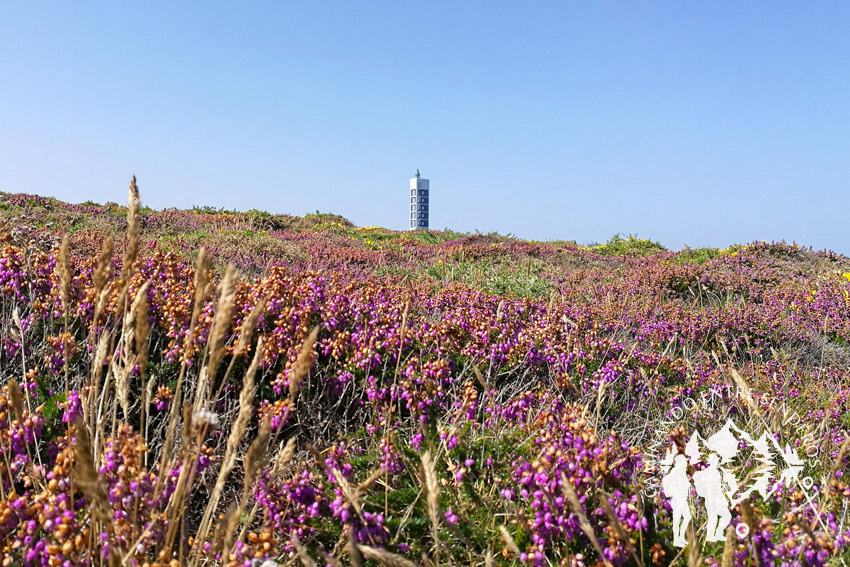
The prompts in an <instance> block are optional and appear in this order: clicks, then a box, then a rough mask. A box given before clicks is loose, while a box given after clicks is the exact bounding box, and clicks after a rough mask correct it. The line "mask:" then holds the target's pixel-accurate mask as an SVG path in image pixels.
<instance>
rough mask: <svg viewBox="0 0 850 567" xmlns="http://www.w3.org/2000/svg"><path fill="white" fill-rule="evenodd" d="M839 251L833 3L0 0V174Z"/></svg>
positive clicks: (24, 184)
mask: <svg viewBox="0 0 850 567" xmlns="http://www.w3.org/2000/svg"><path fill="white" fill-rule="evenodd" d="M417 168H419V169H420V170H421V171H422V174H423V177H427V178H430V179H431V193H432V196H431V225H432V227H433V228H443V227H446V226H448V227H450V228H454V229H457V230H463V231H471V230H475V229H478V230H481V231H483V232H489V231H493V230H496V231H499V232H502V233H507V232H510V233H513V234H515V235H517V236H520V237H525V238H535V239H575V240H578V241H579V242H590V241H604V240H606V239H607V238H608V237H609V236H611V235H612V234H614V233H617V232H620V233H624V234H627V233H637V234H638V235H640V236H645V237H649V238H653V239H655V240H660V241H661V242H662V243H664V244H665V245H667V246H668V247H671V248H680V247H682V246H683V245H684V244H689V245H691V246H703V245H713V246H725V245H727V244H730V243H734V242H746V241H752V240H756V239H759V240H760V239H766V240H772V239H786V240H788V241H792V240H796V241H797V242H798V243H802V244H807V245H813V246H815V247H817V248H823V247H827V248H832V249H835V250H839V251H842V252H845V253H848V252H850V215H849V214H848V212H850V211H848V204H850V192H848V190H850V3H848V2H846V1H844V0H842V1H839V2H738V3H731V2H646V3H635V2H617V3H606V2H582V3H570V2H551V3H548V2H512V3H501V2H480V3H476V2H418V3H412V2H398V1H393V2H368V1H366V2H344V3H342V2H340V3H331V2H301V3H298V4H295V3H291V4H290V3H283V2H268V3H260V2H254V3H251V2H198V3H189V2H168V3H154V2H136V3H128V2H102V3H83V2H79V3H78V2H44V3H37V2H7V3H4V4H3V6H2V8H0V190H4V191H9V192H29V193H39V194H45V195H52V196H55V197H58V198H60V199H64V200H70V201H72V202H81V201H84V200H87V199H92V200H95V201H99V202H105V201H109V200H112V201H119V202H120V201H123V200H125V198H126V197H125V195H126V193H125V190H126V184H127V181H128V179H129V177H130V175H132V174H134V173H135V174H136V175H137V176H138V178H139V184H140V187H141V189H142V197H143V200H144V202H145V204H147V205H149V206H152V207H155V208H162V207H169V206H176V207H190V206H192V205H212V206H215V207H225V208H237V209H249V208H252V207H256V208H259V209H265V210H269V211H272V212H286V213H293V214H304V213H307V212H311V211H315V210H317V209H319V210H321V211H323V212H335V213H339V214H342V215H345V216H346V217H348V218H350V219H351V220H352V221H353V222H355V223H356V224H358V225H362V226H368V225H382V226H386V227H389V228H396V229H403V228H405V227H406V225H407V218H408V193H407V187H408V179H409V178H410V177H411V175H412V174H413V173H414V171H415V170H416V169H417Z"/></svg>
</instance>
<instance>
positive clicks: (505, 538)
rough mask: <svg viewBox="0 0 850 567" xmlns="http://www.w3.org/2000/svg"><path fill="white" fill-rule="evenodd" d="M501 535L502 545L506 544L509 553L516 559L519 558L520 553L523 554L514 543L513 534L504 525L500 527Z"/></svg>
mask: <svg viewBox="0 0 850 567" xmlns="http://www.w3.org/2000/svg"><path fill="white" fill-rule="evenodd" d="M499 533H500V534H501V536H502V543H504V544H505V547H507V548H508V551H510V552H511V553H513V555H514V557H517V558H519V556H520V553H522V552H521V551H520V550H519V546H518V545H517V544H516V542H515V541H514V538H513V536H512V535H511V532H509V531H508V528H506V527H505V526H504V525H500V526H499Z"/></svg>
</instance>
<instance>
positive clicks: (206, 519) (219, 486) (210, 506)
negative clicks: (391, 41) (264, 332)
mask: <svg viewBox="0 0 850 567" xmlns="http://www.w3.org/2000/svg"><path fill="white" fill-rule="evenodd" d="M262 345H263V339H262V337H261V338H260V341H259V343H258V345H257V351H256V353H255V354H254V359H253V360H252V361H251V365H250V366H249V367H248V371H247V372H246V373H245V377H244V378H243V380H242V390H241V392H240V393H239V412H238V413H237V415H236V419H235V420H234V422H233V425H232V426H231V430H230V435H229V436H228V437H227V446H226V449H225V452H224V457H223V458H222V464H221V469H220V470H219V472H218V478H217V480H216V483H215V487H214V488H213V491H212V494H211V495H210V499H209V502H208V503H207V507H206V510H205V511H204V516H203V519H202V520H201V524H200V527H199V528H198V538H197V541H198V542H201V544H202V542H204V541H206V539H207V535H208V534H209V530H210V522H211V521H212V517H213V513H214V512H215V510H216V508H217V507H218V502H219V500H220V499H221V495H222V492H223V491H224V484H225V482H226V481H227V478H228V476H230V473H231V472H232V471H233V469H234V467H235V466H236V456H237V451H238V449H239V445H240V443H242V439H243V437H244V436H245V432H246V431H247V429H248V424H249V423H250V421H251V416H252V414H253V413H254V393H255V391H254V390H255V388H254V376H255V375H256V373H257V367H258V366H259V363H260V358H261V357H262Z"/></svg>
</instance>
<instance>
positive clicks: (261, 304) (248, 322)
mask: <svg viewBox="0 0 850 567" xmlns="http://www.w3.org/2000/svg"><path fill="white" fill-rule="evenodd" d="M267 305H268V301H266V299H265V298H263V299H261V300H260V301H258V302H257V304H256V305H254V308H253V309H251V313H249V314H248V316H247V317H246V318H245V320H244V321H242V325H240V328H239V340H238V341H237V342H236V347H234V349H233V356H234V357H236V356H242V355H243V354H245V353H246V352H248V349H250V348H251V339H252V337H253V335H254V329H255V328H256V327H257V322H258V321H259V320H260V316H262V314H263V313H265V311H266V306H267Z"/></svg>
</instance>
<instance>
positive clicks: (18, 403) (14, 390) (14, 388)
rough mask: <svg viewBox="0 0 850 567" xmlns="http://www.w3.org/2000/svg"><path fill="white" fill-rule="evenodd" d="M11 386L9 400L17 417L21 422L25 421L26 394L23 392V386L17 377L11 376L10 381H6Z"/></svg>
mask: <svg viewBox="0 0 850 567" xmlns="http://www.w3.org/2000/svg"><path fill="white" fill-rule="evenodd" d="M6 384H7V385H8V388H9V401H10V402H11V404H12V410H14V412H15V417H17V418H18V420H19V421H21V423H23V419H24V395H23V393H22V392H21V388H20V387H19V386H18V383H17V381H15V378H14V377H12V378H9V381H8V382H7V383H6Z"/></svg>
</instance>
